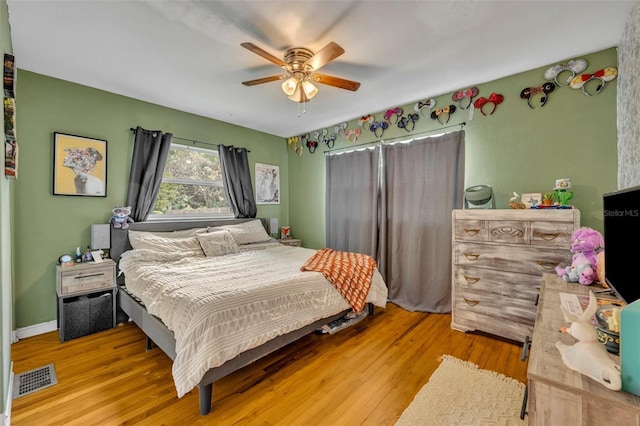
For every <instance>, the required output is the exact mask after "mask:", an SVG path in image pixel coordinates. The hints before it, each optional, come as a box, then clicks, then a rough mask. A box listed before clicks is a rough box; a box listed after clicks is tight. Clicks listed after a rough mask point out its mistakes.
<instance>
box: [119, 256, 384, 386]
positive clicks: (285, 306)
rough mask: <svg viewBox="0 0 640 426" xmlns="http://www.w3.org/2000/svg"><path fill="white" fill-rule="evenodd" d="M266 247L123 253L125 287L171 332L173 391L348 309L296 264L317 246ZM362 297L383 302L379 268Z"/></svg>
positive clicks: (314, 275) (331, 289)
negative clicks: (213, 252)
mask: <svg viewBox="0 0 640 426" xmlns="http://www.w3.org/2000/svg"><path fill="white" fill-rule="evenodd" d="M266 247H268V248H263V249H262V250H251V251H243V252H240V253H236V254H230V255H226V256H219V257H183V256H182V255H180V254H175V253H159V252H154V251H150V250H131V251H129V252H126V253H123V255H122V258H121V260H120V269H121V270H122V272H124V274H125V277H126V286H127V289H128V290H129V291H130V292H131V293H133V294H134V295H136V296H137V297H139V298H140V299H141V300H142V302H144V304H145V305H146V307H147V310H148V311H149V313H151V314H153V315H155V316H157V317H158V318H160V319H161V320H162V322H164V324H165V325H166V326H167V327H168V328H169V329H170V330H171V331H173V332H174V335H175V338H176V354H177V356H176V359H175V361H174V363H173V378H174V382H175V385H176V389H177V393H178V397H181V396H183V395H184V394H185V393H187V392H189V391H190V390H191V389H193V388H194V387H195V386H197V384H198V383H199V382H200V380H201V379H202V376H203V375H204V373H205V372H206V371H207V370H209V369H210V368H213V367H218V366H220V365H222V364H223V363H224V362H226V361H228V360H230V359H232V358H234V357H235V356H236V355H238V354H239V353H241V352H243V351H246V350H248V349H251V348H254V347H257V346H259V345H261V344H263V343H265V342H267V341H269V340H271V339H273V338H275V337H277V336H279V335H282V334H286V333H288V332H290V331H293V330H296V329H298V328H301V327H303V326H305V325H308V324H311V323H312V322H314V321H317V320H319V319H322V318H326V317H328V316H331V315H335V314H337V313H339V312H341V311H343V310H346V309H349V304H348V303H347V301H346V300H345V299H344V298H343V297H342V296H341V295H340V293H339V292H338V290H336V289H335V287H334V286H333V285H332V284H331V283H329V282H328V281H327V280H326V279H325V278H324V277H323V276H322V274H321V273H319V272H301V271H300V267H301V266H302V265H303V264H304V262H305V261H306V260H307V259H308V258H310V257H311V256H312V255H313V254H314V253H315V250H311V249H305V248H301V247H291V246H284V245H281V244H274V245H273V246H272V247H269V246H268V245H267V246H266ZM367 301H369V302H372V303H374V304H375V305H377V306H380V307H385V305H386V301H387V287H386V285H385V283H384V281H383V280H382V277H381V275H380V274H379V272H378V271H377V270H376V271H375V273H374V276H373V282H372V284H371V290H370V291H369V296H368V298H367Z"/></svg>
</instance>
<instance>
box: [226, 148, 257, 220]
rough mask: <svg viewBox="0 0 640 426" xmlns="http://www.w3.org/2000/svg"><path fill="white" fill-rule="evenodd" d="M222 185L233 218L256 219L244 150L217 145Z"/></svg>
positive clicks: (249, 172)
mask: <svg viewBox="0 0 640 426" xmlns="http://www.w3.org/2000/svg"><path fill="white" fill-rule="evenodd" d="M218 155H220V166H221V169H222V184H223V186H224V192H225V193H226V194H227V200H228V201H229V204H230V205H231V210H233V214H234V215H235V217H238V218H240V217H256V215H257V214H258V208H257V207H256V201H255V198H254V195H253V185H252V184H251V171H250V170H249V156H248V151H247V150H246V149H245V148H236V147H234V146H224V145H218Z"/></svg>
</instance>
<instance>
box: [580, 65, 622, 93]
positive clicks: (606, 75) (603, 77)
mask: <svg viewBox="0 0 640 426" xmlns="http://www.w3.org/2000/svg"><path fill="white" fill-rule="evenodd" d="M617 76H618V69H617V68H614V67H607V68H604V69H601V70H600V71H596V72H594V73H593V74H582V75H577V76H575V77H574V78H573V79H572V80H571V83H569V86H571V88H572V89H582V93H584V94H585V95H586V96H592V95H599V94H600V92H602V89H604V86H605V85H606V84H607V81H611V80H614V79H615V78H616V77H617ZM591 80H600V84H598V86H596V91H595V92H594V93H593V94H591V93H589V92H588V91H587V90H586V89H585V87H586V86H587V83H589V82H590V81H591Z"/></svg>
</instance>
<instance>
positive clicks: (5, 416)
mask: <svg viewBox="0 0 640 426" xmlns="http://www.w3.org/2000/svg"><path fill="white" fill-rule="evenodd" d="M10 371H11V373H10V375H9V389H7V401H6V403H5V404H4V413H2V420H3V422H4V423H3V424H4V426H10V425H11V401H13V378H14V375H13V362H11V370H10Z"/></svg>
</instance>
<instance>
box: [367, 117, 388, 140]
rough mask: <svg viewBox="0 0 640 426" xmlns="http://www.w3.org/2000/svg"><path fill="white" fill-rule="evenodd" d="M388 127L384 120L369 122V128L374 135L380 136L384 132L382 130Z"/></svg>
mask: <svg viewBox="0 0 640 426" xmlns="http://www.w3.org/2000/svg"><path fill="white" fill-rule="evenodd" d="M388 128H389V123H387V122H386V121H374V122H373V123H371V126H370V127H369V130H371V131H372V132H373V134H374V135H376V137H378V138H381V137H382V135H383V134H384V131H385V130H387V129H388Z"/></svg>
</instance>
